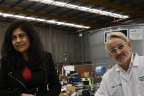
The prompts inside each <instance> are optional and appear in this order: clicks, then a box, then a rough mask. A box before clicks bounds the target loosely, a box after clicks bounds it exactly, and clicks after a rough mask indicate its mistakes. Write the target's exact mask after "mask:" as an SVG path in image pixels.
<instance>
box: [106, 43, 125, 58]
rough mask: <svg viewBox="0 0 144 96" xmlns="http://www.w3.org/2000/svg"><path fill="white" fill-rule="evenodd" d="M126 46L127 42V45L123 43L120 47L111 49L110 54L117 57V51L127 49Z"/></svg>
mask: <svg viewBox="0 0 144 96" xmlns="http://www.w3.org/2000/svg"><path fill="white" fill-rule="evenodd" d="M125 44H127V42H125V43H123V44H120V45H118V46H117V47H115V48H112V49H110V50H109V53H110V54H111V55H115V54H116V53H117V50H122V49H123V48H124V47H125Z"/></svg>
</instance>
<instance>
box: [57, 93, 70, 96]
mask: <svg viewBox="0 0 144 96" xmlns="http://www.w3.org/2000/svg"><path fill="white" fill-rule="evenodd" d="M59 96H68V93H67V92H65V93H60V95H59Z"/></svg>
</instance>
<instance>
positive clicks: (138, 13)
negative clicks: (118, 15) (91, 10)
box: [81, 0, 144, 16]
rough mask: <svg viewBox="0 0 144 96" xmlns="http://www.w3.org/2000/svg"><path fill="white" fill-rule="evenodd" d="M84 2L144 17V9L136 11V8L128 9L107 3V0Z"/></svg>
mask: <svg viewBox="0 0 144 96" xmlns="http://www.w3.org/2000/svg"><path fill="white" fill-rule="evenodd" d="M81 1H83V2H88V3H93V4H96V5H100V6H103V7H107V8H113V9H116V10H120V11H124V12H126V13H128V14H131V15H135V16H137V15H139V16H140V15H143V16H144V11H143V10H144V9H143V10H142V9H136V8H133V7H128V6H124V5H122V4H116V3H112V2H106V1H105V0H81Z"/></svg>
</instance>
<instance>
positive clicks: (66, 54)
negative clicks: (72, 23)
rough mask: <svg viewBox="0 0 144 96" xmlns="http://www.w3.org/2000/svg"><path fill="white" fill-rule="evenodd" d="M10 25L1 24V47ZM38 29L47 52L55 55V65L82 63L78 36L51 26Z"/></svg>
mask: <svg viewBox="0 0 144 96" xmlns="http://www.w3.org/2000/svg"><path fill="white" fill-rule="evenodd" d="M8 25H9V24H8V23H4V22H3V23H0V45H1V43H2V41H3V37H4V32H5V29H6V28H7V26H8ZM36 28H37V31H38V33H39V34H40V37H41V40H42V42H43V44H44V48H45V50H46V51H49V52H51V53H52V54H53V59H54V62H55V63H57V64H61V63H62V64H63V63H66V64H75V63H78V62H81V61H82V56H81V55H82V54H81V52H82V51H81V43H82V42H81V38H80V37H79V36H78V34H76V33H75V32H69V31H64V30H60V29H56V28H53V27H51V26H48V27H47V28H46V27H45V28H44V27H37V26H36ZM83 53H84V52H83ZM65 58H67V60H64V59H65Z"/></svg>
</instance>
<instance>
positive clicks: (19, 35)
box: [12, 28, 30, 54]
mask: <svg viewBox="0 0 144 96" xmlns="http://www.w3.org/2000/svg"><path fill="white" fill-rule="evenodd" d="M12 45H13V47H14V49H15V50H16V51H18V52H20V53H22V54H25V53H27V51H28V49H29V47H30V40H29V36H28V35H27V33H25V32H24V31H23V30H21V28H17V29H15V30H14V31H13V33H12Z"/></svg>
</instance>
